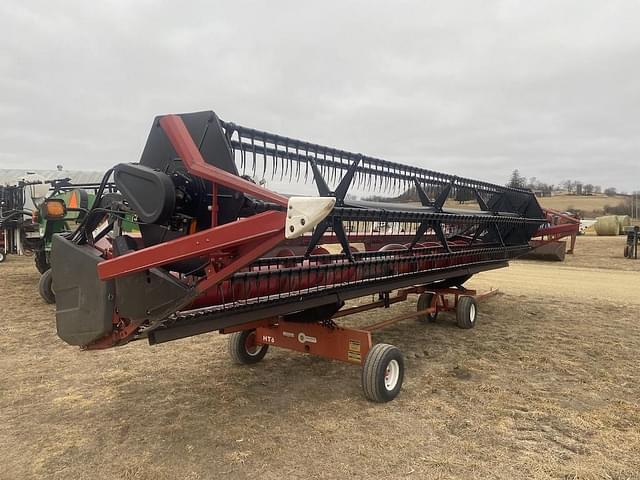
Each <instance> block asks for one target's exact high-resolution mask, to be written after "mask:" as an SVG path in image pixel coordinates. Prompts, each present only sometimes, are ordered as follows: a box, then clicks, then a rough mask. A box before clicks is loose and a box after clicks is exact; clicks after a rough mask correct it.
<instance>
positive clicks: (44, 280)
mask: <svg viewBox="0 0 640 480" xmlns="http://www.w3.org/2000/svg"><path fill="white" fill-rule="evenodd" d="M52 283H53V278H52V277H51V269H49V270H47V271H46V272H44V273H43V274H42V275H40V280H39V281H38V292H40V296H41V297H42V299H43V300H44V301H45V302H47V303H56V295H55V293H53V288H52Z"/></svg>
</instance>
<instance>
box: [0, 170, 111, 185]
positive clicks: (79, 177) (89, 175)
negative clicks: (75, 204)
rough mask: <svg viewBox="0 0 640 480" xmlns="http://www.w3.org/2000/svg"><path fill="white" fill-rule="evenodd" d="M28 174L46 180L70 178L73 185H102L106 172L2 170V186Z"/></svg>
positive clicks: (0, 171)
mask: <svg viewBox="0 0 640 480" xmlns="http://www.w3.org/2000/svg"><path fill="white" fill-rule="evenodd" d="M28 173H35V174H36V175H40V176H42V177H44V179H45V180H54V179H56V178H70V179H71V183H77V184H83V183H100V182H101V181H102V177H103V176H104V172H95V171H87V170H38V169H28V168H26V169H19V168H15V169H9V168H0V185H11V184H15V183H16V182H17V181H18V180H19V179H21V178H23V177H24V176H25V175H26V174H28Z"/></svg>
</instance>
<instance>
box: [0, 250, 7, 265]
mask: <svg viewBox="0 0 640 480" xmlns="http://www.w3.org/2000/svg"><path fill="white" fill-rule="evenodd" d="M6 259H7V254H6V253H4V250H2V249H1V248H0V263H2V262H4V261H5V260H6Z"/></svg>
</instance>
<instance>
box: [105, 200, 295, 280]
mask: <svg viewBox="0 0 640 480" xmlns="http://www.w3.org/2000/svg"><path fill="white" fill-rule="evenodd" d="M285 218H286V214H285V213H284V212H277V211H269V212H264V213H259V214H257V215H255V216H253V217H248V218H242V219H240V220H237V221H235V222H231V223H227V224H225V225H220V226H219V227H213V228H208V229H207V230H202V231H201V232H197V233H194V234H191V235H187V236H185V237H181V238H177V239H175V240H171V241H169V242H165V243H162V244H159V245H154V246H151V247H147V248H145V249H143V250H139V251H135V252H131V253H127V254H125V255H122V256H120V257H115V258H112V259H111V260H105V261H104V262H100V263H99V264H98V276H99V277H100V279H102V280H109V279H111V278H115V277H119V276H122V275H128V274H131V273H135V272H141V271H144V270H147V269H149V268H153V267H159V266H161V265H165V264H167V263H171V262H176V261H179V260H184V259H187V258H194V257H201V256H204V255H212V254H215V253H216V252H217V253H219V254H222V252H221V251H222V250H229V249H232V248H238V247H241V246H246V245H247V244H250V245H254V246H255V245H256V242H266V241H271V243H273V242H272V241H273V239H277V240H278V242H275V243H276V244H277V243H279V242H280V241H283V240H284V224H285ZM260 255H261V254H257V255H253V256H252V255H250V252H245V254H244V256H245V258H249V260H255V259H256V258H258V257H260Z"/></svg>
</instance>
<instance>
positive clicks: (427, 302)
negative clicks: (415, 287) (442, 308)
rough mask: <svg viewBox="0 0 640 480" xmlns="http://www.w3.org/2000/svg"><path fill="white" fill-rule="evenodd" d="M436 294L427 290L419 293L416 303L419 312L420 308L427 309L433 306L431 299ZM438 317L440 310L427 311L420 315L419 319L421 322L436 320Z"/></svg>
mask: <svg viewBox="0 0 640 480" xmlns="http://www.w3.org/2000/svg"><path fill="white" fill-rule="evenodd" d="M433 296H434V294H433V293H431V292H425V293H421V294H420V295H418V304H417V305H416V310H417V311H418V312H419V311H420V310H426V309H427V308H429V307H430V306H431V301H432V300H433ZM437 318H438V310H436V311H435V312H433V313H426V314H424V315H419V316H418V321H419V322H420V323H427V322H435V321H436V319H437Z"/></svg>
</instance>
